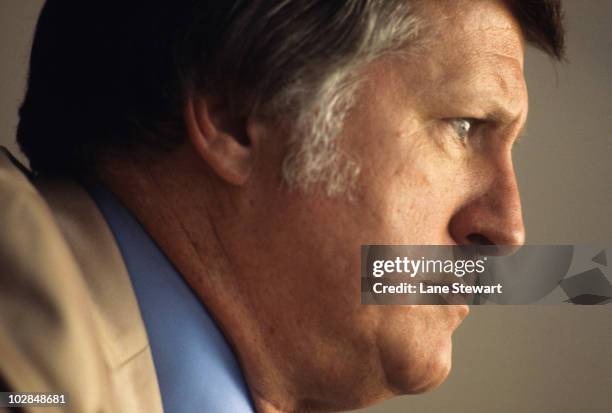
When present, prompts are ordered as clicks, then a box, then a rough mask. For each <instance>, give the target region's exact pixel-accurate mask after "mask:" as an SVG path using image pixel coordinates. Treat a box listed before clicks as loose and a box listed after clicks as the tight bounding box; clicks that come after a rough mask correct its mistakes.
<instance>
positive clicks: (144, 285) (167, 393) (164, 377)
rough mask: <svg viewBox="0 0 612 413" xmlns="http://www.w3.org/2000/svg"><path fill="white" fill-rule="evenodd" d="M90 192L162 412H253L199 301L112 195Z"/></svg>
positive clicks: (224, 346) (95, 188)
mask: <svg viewBox="0 0 612 413" xmlns="http://www.w3.org/2000/svg"><path fill="white" fill-rule="evenodd" d="M88 189H89V192H90V194H91V196H92V198H93V199H94V201H95V202H96V204H97V206H98V208H99V209H100V211H101V212H102V215H103V216H104V218H105V219H106V221H107V223H108V225H109V227H110V230H111V232H112V233H113V235H114V237H115V240H116V241H117V244H118V246H119V250H120V251H121V254H122V256H123V260H124V261H125V265H126V268H127V270H128V273H129V275H130V279H131V281H132V285H133V287H134V291H135V294H136V298H137V300H138V304H139V306H140V312H141V314H142V318H143V320H144V324H145V327H146V330H147V335H148V338H149V344H150V346H151V353H152V355H153V362H154V364H155V370H156V372H157V380H158V383H159V388H160V392H161V398H162V402H163V406H164V411H166V412H168V413H182V412H186V413H187V412H189V413H192V412H195V411H203V412H218V413H225V412H228V413H229V412H233V413H242V412H254V409H253V406H252V402H251V400H250V397H249V393H248V390H247V386H246V383H245V381H244V378H243V376H242V373H241V371H240V367H239V365H238V362H237V360H236V357H235V355H234V354H233V352H232V350H231V349H230V347H229V345H228V344H227V342H226V341H225V338H224V337H223V335H222V334H221V332H220V330H219V329H218V327H217V326H216V325H215V322H214V321H213V320H212V318H211V317H210V315H209V314H208V312H207V311H206V309H205V308H204V306H203V305H202V303H201V302H200V300H199V299H198V298H197V297H196V295H195V294H194V292H193V291H192V290H191V289H190V288H189V286H188V285H187V284H186V283H185V281H184V280H183V278H182V277H181V275H180V274H179V273H178V272H177V270H176V269H175V268H174V266H173V265H172V264H171V263H170V261H169V260H168V259H167V258H166V257H165V255H164V254H163V253H162V252H161V250H160V249H159V248H158V247H157V245H156V244H155V242H154V241H153V240H152V239H151V237H150V236H149V235H148V234H147V233H146V232H145V230H144V229H143V228H142V226H141V225H140V224H139V223H138V222H137V221H136V219H135V218H134V217H133V216H132V215H131V214H130V213H129V211H128V210H127V209H126V208H125V207H124V206H123V205H121V203H120V202H119V201H118V200H117V199H116V198H115V197H114V195H113V194H112V193H110V191H108V190H106V189H104V188H103V187H101V186H97V185H94V186H91V187H90V188H88Z"/></svg>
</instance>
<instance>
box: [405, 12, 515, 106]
mask: <svg viewBox="0 0 612 413" xmlns="http://www.w3.org/2000/svg"><path fill="white" fill-rule="evenodd" d="M419 12H420V13H419V14H420V15H421V17H422V19H423V21H424V29H423V31H422V33H421V43H420V45H418V46H417V47H415V48H414V49H413V52H411V53H410V58H409V59H407V60H405V61H404V63H403V64H400V68H399V71H400V72H401V73H402V77H403V78H404V80H405V82H404V85H405V86H406V88H407V90H409V93H410V94H411V95H412V96H415V95H416V96H418V97H419V102H420V103H421V104H422V105H426V104H427V101H429V102H430V103H431V105H432V107H434V108H438V107H439V108H441V110H446V109H448V108H449V106H450V105H453V106H461V107H462V108H464V109H466V111H467V112H470V114H473V115H478V113H477V112H478V111H480V110H481V111H482V112H485V111H488V112H493V111H495V110H496V109H497V108H500V107H502V106H503V110H504V112H506V114H508V115H510V113H509V112H512V114H517V113H518V112H522V111H524V109H525V106H526V87H525V83H524V77H523V54H524V40H523V36H522V34H521V29H520V26H519V25H518V23H517V22H516V20H515V19H514V18H513V16H512V14H511V13H510V11H509V10H508V9H507V7H506V6H505V5H504V3H503V2H502V1H495V0H453V1H447V0H437V1H426V2H422V6H421V7H420V10H419ZM424 97H425V99H424ZM485 106H489V107H485ZM493 106H495V108H493Z"/></svg>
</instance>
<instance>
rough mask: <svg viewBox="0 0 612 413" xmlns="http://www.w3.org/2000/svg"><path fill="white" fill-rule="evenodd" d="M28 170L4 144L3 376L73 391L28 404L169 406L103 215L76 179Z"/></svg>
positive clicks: (6, 381) (121, 408)
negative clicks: (57, 400) (62, 399)
mask: <svg viewBox="0 0 612 413" xmlns="http://www.w3.org/2000/svg"><path fill="white" fill-rule="evenodd" d="M2 149H3V148H2ZM20 168H21V169H20ZM24 172H25V173H24ZM26 174H27V171H25V169H24V168H23V167H21V166H20V165H19V164H18V163H16V161H15V160H14V159H11V156H10V155H9V154H8V152H7V151H6V150H0V382H2V383H3V385H5V386H8V388H9V389H10V390H11V391H19V392H35V391H36V392H62V393H68V401H69V403H68V405H67V406H66V407H63V408H34V407H33V408H30V407H28V408H25V409H24V411H26V412H39V411H40V412H48V413H51V412H60V411H61V412H83V413H89V412H92V413H93V412H96V413H99V412H146V413H157V412H161V411H162V405H161V398H160V394H159V388H158V384H157V378H156V375H155V369H154V366H153V361H152V358H151V351H150V348H149V343H148V339H147V334H146V331H145V328H144V324H143V321H142V318H141V316H140V310H139V308H138V303H137V301H136V297H135V295H134V291H133V288H132V285H131V282H130V279H129V276H128V273H127V270H126V268H125V265H124V263H123V259H122V258H121V255H120V252H119V250H118V248H117V246H116V243H115V240H114V238H113V236H112V234H111V232H110V230H109V228H108V226H107V225H106V222H105V220H104V218H103V217H102V215H101V214H100V212H99V211H98V209H97V207H96V205H95V204H94V202H93V201H92V199H91V198H90V197H89V196H88V194H87V193H86V192H85V191H84V190H83V189H82V188H81V187H80V186H79V185H77V184H76V183H74V182H70V181H65V180H55V181H53V180H46V181H43V180H33V181H32V180H30V179H28V177H26ZM1 410H2V409H1V408H0V411H1Z"/></svg>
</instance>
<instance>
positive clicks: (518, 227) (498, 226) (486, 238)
mask: <svg viewBox="0 0 612 413" xmlns="http://www.w3.org/2000/svg"><path fill="white" fill-rule="evenodd" d="M511 162H512V161H511V160H510V162H509V164H507V165H506V166H505V167H504V168H502V169H500V168H498V169H497V173H495V176H494V179H492V180H491V181H490V184H489V185H486V186H485V188H484V190H482V192H481V193H479V194H473V195H472V196H471V197H470V199H469V200H468V201H466V202H465V203H464V205H462V206H461V207H460V208H459V209H458V211H457V212H456V213H455V214H454V215H453V217H452V218H451V221H450V223H449V232H450V235H451V236H452V237H453V239H454V241H455V242H456V243H457V244H459V245H474V244H476V245H498V246H502V245H522V244H523V243H524V242H525V227H524V225H523V214H522V210H521V199H520V195H519V191H518V184H517V182H516V176H515V174H514V169H513V168H512V163H511ZM498 166H499V165H498Z"/></svg>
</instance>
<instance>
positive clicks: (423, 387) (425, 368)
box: [380, 325, 453, 395]
mask: <svg viewBox="0 0 612 413" xmlns="http://www.w3.org/2000/svg"><path fill="white" fill-rule="evenodd" d="M419 333H420V334H419ZM451 335H452V330H450V331H449V330H447V329H436V328H435V327H434V328H431V327H430V326H428V325H422V326H421V328H418V329H417V331H414V330H413V331H409V332H407V331H406V330H404V331H403V334H401V333H396V332H393V333H391V334H390V335H389V336H387V337H386V339H384V340H382V341H381V342H380V344H382V346H381V348H380V350H381V362H382V368H383V369H384V371H385V376H386V377H387V380H388V382H389V385H390V387H391V389H390V390H391V391H392V392H393V393H395V394H398V395H399V394H419V393H424V392H427V391H430V390H433V389H435V388H436V387H438V386H440V385H441V384H442V383H443V382H444V381H445V380H446V378H447V377H448V375H449V373H450V371H451V366H452V347H453V346H452V339H451Z"/></svg>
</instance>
